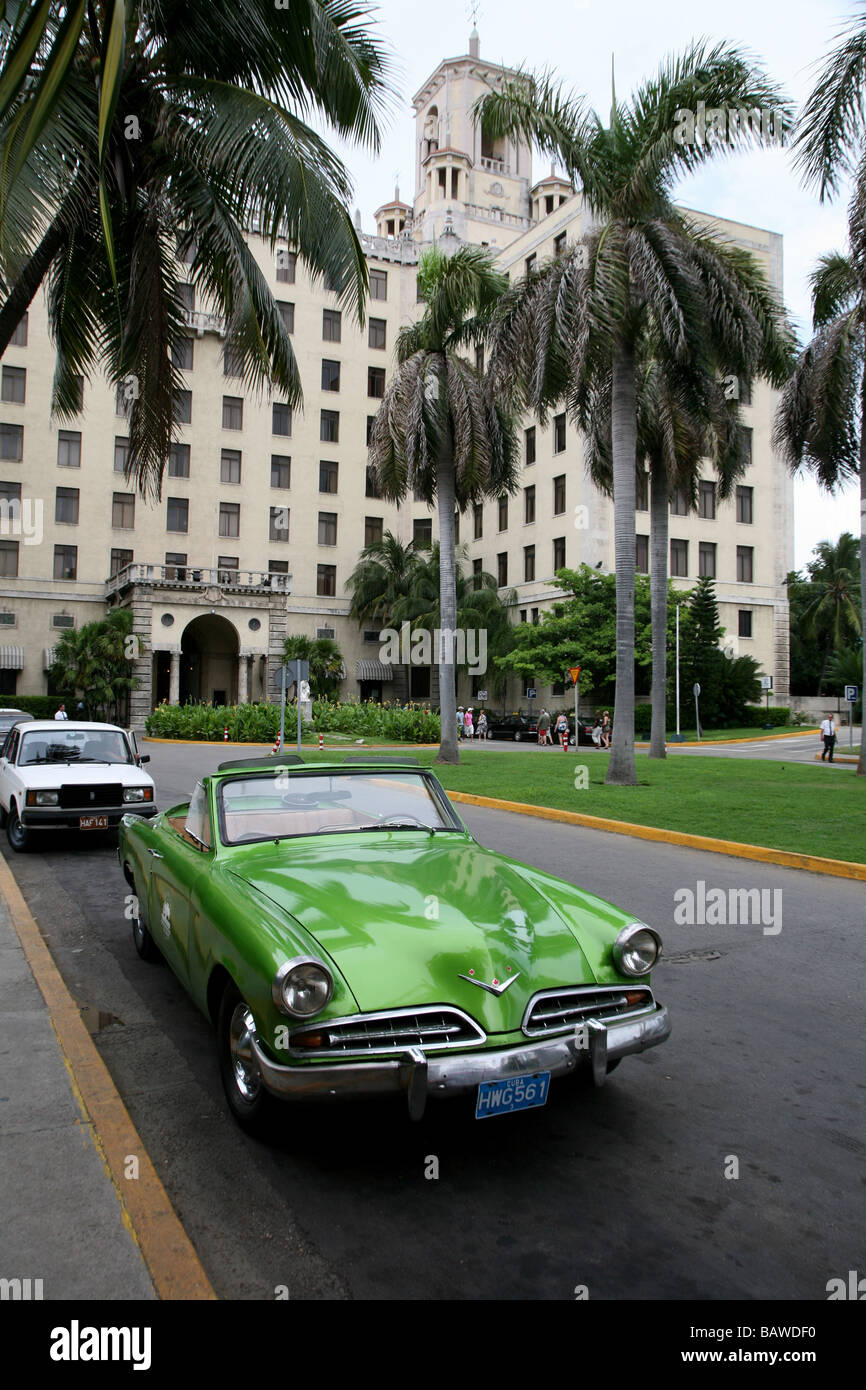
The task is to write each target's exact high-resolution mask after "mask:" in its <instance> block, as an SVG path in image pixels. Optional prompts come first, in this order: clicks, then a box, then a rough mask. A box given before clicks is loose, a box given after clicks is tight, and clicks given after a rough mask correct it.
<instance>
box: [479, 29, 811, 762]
mask: <svg viewBox="0 0 866 1390" xmlns="http://www.w3.org/2000/svg"><path fill="white" fill-rule="evenodd" d="M699 102H706V104H707V107H737V108H739V107H746V108H752V107H754V106H758V107H764V106H772V107H774V108H776V109H777V110H779V111H783V112H785V114H786V115H787V114H789V112H790V108H789V107H788V105H787V104H786V103H785V102H784V100H783V98H782V96H781V94H780V92H779V90H778V88H777V87H776V86H775V85H774V84H773V83H772V82H771V81H770V80H769V79H768V78H767V77H766V76H765V74H764V73H763V71H762V70H761V69H760V68H759V67H757V66H755V65H754V64H753V63H751V62H750V61H749V60H748V59H747V58H746V57H745V56H744V55H743V54H742V53H741V52H740V51H739V50H737V49H736V48H732V47H730V46H727V45H718V46H716V47H714V48H708V47H706V46H705V45H703V44H694V45H693V46H692V47H690V48H689V49H688V50H687V51H686V52H685V53H684V54H683V55H682V56H681V57H678V58H675V59H671V60H670V61H668V62H667V63H666V64H664V65H663V66H662V68H661V69H660V71H659V72H658V74H657V76H656V77H655V78H654V79H653V80H652V81H650V82H648V83H645V84H644V85H643V86H641V87H639V88H638V89H637V91H636V92H635V93H634V95H633V97H632V99H631V101H630V102H627V103H620V102H618V101H617V99H616V96H615V95H614V98H613V101H612V106H611V113H610V120H609V123H608V124H607V125H606V124H605V123H604V122H603V120H602V118H601V117H599V116H598V115H596V114H595V113H594V112H592V111H590V110H588V109H586V108H585V107H584V105H583V103H582V101H580V100H579V99H577V98H575V97H569V96H567V95H564V94H563V92H562V90H561V89H560V88H559V87H558V86H557V85H556V84H554V83H553V82H552V81H551V80H550V79H549V78H546V77H542V78H540V79H532V78H530V77H529V76H527V75H526V74H521V75H519V76H518V77H517V78H516V79H514V80H512V81H510V82H505V83H503V84H502V86H501V87H498V88H497V89H496V90H495V91H493V92H491V94H490V95H489V96H487V97H485V98H483V99H482V101H481V102H480V103H479V105H478V108H477V110H478V111H479V114H480V115H481V119H482V122H483V126H484V129H485V131H486V133H487V134H488V135H489V136H493V137H498V136H513V135H515V134H519V135H521V136H522V137H523V138H524V139H527V140H532V141H535V143H536V144H537V145H538V146H539V147H540V148H541V150H542V151H543V152H544V153H545V154H547V155H549V156H550V157H551V158H553V159H554V160H557V161H558V162H559V163H560V164H561V165H562V166H564V168H565V172H566V175H567V177H568V178H569V179H570V180H571V181H572V183H574V185H575V187H576V188H578V189H579V190H580V192H581V194H582V196H583V200H584V205H585V209H586V214H587V215H588V216H587V220H588V222H589V224H590V226H591V228H592V230H591V231H589V232H588V233H587V235H586V236H585V237H584V238H583V240H582V242H581V243H580V244H579V245H575V246H572V247H571V248H566V250H565V252H564V253H563V254H561V255H560V256H557V257H555V258H554V259H553V260H552V261H551V262H549V263H548V264H547V265H545V266H543V267H541V268H540V270H539V271H538V272H537V273H535V274H532V275H529V276H528V277H527V278H526V280H525V281H524V282H522V283H521V284H519V285H518V286H515V288H514V290H513V292H512V293H511V294H509V296H508V297H507V298H506V300H505V301H504V304H503V307H502V312H501V313H500V315H499V316H498V328H497V332H496V334H495V336H494V341H493V346H492V348H491V354H490V368H489V371H490V374H491V376H492V378H493V380H494V381H495V382H497V383H498V384H499V387H500V389H501V390H503V391H504V390H506V389H508V388H510V389H512V390H513V392H514V399H515V401H517V402H519V403H520V404H521V405H522V406H524V407H525V406H528V407H530V408H531V409H533V410H535V411H537V412H538V413H539V415H540V416H541V418H542V419H544V418H545V416H546V413H547V411H548V409H549V408H550V407H551V406H552V405H553V404H554V403H556V402H558V401H561V400H564V401H566V403H567V405H568V408H569V411H570V413H571V416H572V418H573V419H574V421H575V423H576V424H577V425H578V426H579V427H580V428H581V429H583V430H584V431H585V432H588V431H589V430H590V429H591V424H592V415H593V410H594V405H595V400H596V396H597V393H598V391H599V390H600V389H603V384H604V383H605V382H606V380H607V379H608V378H609V380H610V393H611V408H610V416H611V454H612V474H613V501H614V532H615V537H614V540H615V553H616V577H617V601H616V614H617V634H616V654H617V675H616V718H615V722H614V738H613V746H612V753H611V759H610V765H609V768H608V774H607V780H608V781H609V782H613V783H617V784H621V785H636V783H637V771H636V767H635V757H634V690H635V687H634V664H635V660H634V653H635V631H634V624H635V618H634V592H635V588H634V580H635V545H634V536H635V470H636V461H637V454H638V423H637V371H638V363H639V354H640V341H641V337H642V335H643V334H644V333H645V332H647V331H649V330H650V329H655V330H657V332H658V335H659V351H660V352H662V353H663V354H664V357H665V359H666V360H668V361H670V362H671V363H674V364H676V366H677V369H678V371H679V373H680V374H681V375H682V376H683V377H684V378H687V377H689V376H691V379H692V381H693V383H694V388H695V390H698V391H700V390H701V389H702V387H703V385H704V383H705V382H706V381H707V380H708V379H709V378H710V376H711V375H712V373H713V371H714V370H715V369H716V366H717V364H718V363H720V362H723V363H725V364H726V365H727V369H728V371H730V372H731V373H733V374H735V375H737V376H739V377H743V378H749V379H751V377H753V376H754V375H755V374H756V373H762V374H764V375H767V376H769V377H771V378H772V379H774V380H778V381H781V379H782V377H783V376H784V375H785V374H786V372H787V368H788V363H789V360H790V354H791V342H790V333H789V330H788V328H787V325H786V323H785V321H784V317H783V314H782V311H781V308H780V306H779V305H778V303H777V302H776V299H775V297H774V295H773V294H772V293H771V291H770V289H769V288H768V285H767V282H766V279H765V277H764V275H763V273H762V271H761V270H760V269H759V267H758V265H757V263H756V262H755V261H754V259H753V258H752V257H751V256H750V255H749V253H748V252H746V251H745V250H744V249H742V248H739V247H736V246H733V245H731V244H729V243H722V242H721V241H719V240H716V239H715V238H714V237H713V236H712V235H711V234H710V233H709V232H707V230H706V229H705V228H703V227H701V226H700V225H699V224H698V223H697V221H696V220H695V219H693V218H691V217H690V216H689V215H688V214H687V213H685V212H683V211H682V210H681V209H680V208H678V207H677V206H676V205H675V203H674V187H675V184H676V182H677V180H678V178H680V177H682V176H684V175H687V174H689V173H691V172H693V171H694V170H695V169H697V168H698V167H699V166H700V165H702V164H703V163H704V162H705V161H706V160H707V159H710V158H715V157H717V156H719V155H720V154H722V153H725V152H726V151H730V149H731V148H733V146H734V144H736V143H737V142H742V141H745V140H748V139H751V138H753V132H752V131H751V127H750V126H748V123H740V128H739V130H738V132H737V133H736V134H735V135H734V136H733V139H732V140H731V141H729V142H728V144H727V145H724V144H723V143H722V142H721V141H718V140H709V141H708V140H703V139H700V138H698V139H695V138H689V132H688V128H687V122H686V123H685V125H684V124H683V123H682V120H681V118H682V116H683V113H686V114H687V113H688V112H694V111H696V110H697V108H698V103H699ZM693 135H694V133H693V132H692V137H693Z"/></svg>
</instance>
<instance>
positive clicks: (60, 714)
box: [54, 705, 69, 719]
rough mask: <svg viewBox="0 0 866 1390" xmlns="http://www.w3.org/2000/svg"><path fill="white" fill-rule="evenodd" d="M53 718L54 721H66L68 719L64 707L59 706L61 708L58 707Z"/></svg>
mask: <svg viewBox="0 0 866 1390" xmlns="http://www.w3.org/2000/svg"><path fill="white" fill-rule="evenodd" d="M54 718H55V719H68V718H69V715H68V714H67V713H66V706H65V705H61V706H60V708H59V709H58V711H57V713H56V714H55V716H54Z"/></svg>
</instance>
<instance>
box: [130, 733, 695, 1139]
mask: <svg viewBox="0 0 866 1390" xmlns="http://www.w3.org/2000/svg"><path fill="white" fill-rule="evenodd" d="M118 855H119V860H120V865H121V868H122V870H123V874H124V876H125V878H126V881H127V883H128V885H129V887H130V888H131V889H132V893H131V895H130V903H129V908H128V915H130V916H131V919H132V931H133V939H134V942H135V947H136V949H137V951H138V953H139V955H140V956H141V957H142V958H143V959H144V960H146V961H152V960H156V959H158V958H159V956H160V955H162V956H164V957H165V959H166V961H167V962H168V964H169V965H170V966H171V968H172V970H173V971H174V972H175V974H176V975H177V976H178V978H179V980H180V981H181V983H182V984H183V985H184V986H185V988H186V989H187V990H188V992H189V993H190V994H191V996H192V998H193V1000H194V1001H195V1003H196V1004H197V1005H198V1007H199V1008H200V1009H201V1011H202V1013H203V1014H204V1015H205V1016H206V1017H207V1018H209V1019H210V1020H211V1022H212V1023H213V1024H214V1025H215V1027H216V1047H217V1054H218V1059H219V1066H220V1072H221V1076H222V1082H223V1086H224V1088H225V1093H226V1097H227V1100H228V1104H229V1107H230V1109H231V1111H232V1113H233V1115H234V1116H235V1118H236V1119H237V1120H238V1122H239V1123H240V1124H241V1126H242V1127H243V1128H245V1129H247V1130H249V1131H250V1132H253V1133H258V1134H265V1133H267V1131H268V1130H269V1129H270V1128H271V1126H272V1125H273V1123H274V1121H275V1120H277V1119H284V1117H285V1110H284V1108H281V1107H280V1105H279V1102H280V1101H291V1100H297V1101H306V1100H316V1099H323V1100H328V1099H334V1098H338V1099H339V1098H341V1097H359V1096H370V1095H377V1094H388V1093H390V1092H397V1093H399V1092H403V1093H404V1094H405V1096H406V1098H407V1103H408V1110H409V1114H410V1116H412V1117H413V1118H419V1117H420V1116H421V1115H422V1114H423V1111H424V1108H425V1104H426V1101H427V1099H428V1097H430V1098H443V1097H448V1096H451V1095H456V1094H459V1093H466V1092H470V1093H474V1095H475V1099H476V1114H477V1116H478V1117H479V1118H488V1117H490V1116H493V1115H499V1114H504V1113H506V1112H509V1111H511V1110H516V1109H521V1108H527V1107H529V1106H532V1105H539V1104H543V1103H544V1101H545V1100H546V1097H547V1093H548V1087H549V1084H550V1081H551V1078H558V1077H561V1076H566V1075H567V1074H569V1073H572V1072H574V1073H577V1072H578V1070H579V1069H580V1068H584V1069H585V1070H586V1071H587V1072H588V1073H589V1074H591V1077H592V1079H593V1081H594V1082H595V1083H596V1084H597V1085H601V1084H602V1083H603V1081H604V1079H605V1077H606V1075H607V1073H608V1072H609V1071H611V1070H612V1069H613V1068H614V1067H615V1066H616V1065H617V1064H618V1062H619V1061H620V1059H621V1058H622V1057H624V1056H627V1055H628V1054H629V1053H632V1052H640V1051H642V1050H643V1049H645V1048H648V1047H653V1046H655V1045H656V1044H657V1043H661V1042H663V1041H664V1040H665V1038H666V1037H667V1036H668V1033H669V1032H670V1022H669V1018H668V1013H667V1010H666V1009H665V1008H664V1007H663V1006H662V1005H660V1004H658V1003H657V1002H656V1000H655V998H654V995H653V991H652V988H651V986H650V978H649V976H650V970H651V968H652V966H653V965H654V963H655V961H656V960H657V958H658V955H659V952H660V949H661V943H660V940H659V937H658V935H657V933H656V932H655V931H654V930H653V929H652V928H651V927H648V926H647V925H646V924H645V923H643V922H640V921H635V919H634V918H633V917H632V916H630V915H629V914H628V913H626V912H622V911H620V910H619V909H618V908H616V907H613V906H611V905H610V904H609V903H606V902H604V901H602V900H601V899H599V898H596V897H594V896H593V895H592V894H590V893H587V892H584V891H583V890H582V889H580V888H577V887H574V886H573V885H572V884H570V883H565V882H563V881H561V880H560V879H557V878H554V877H552V876H551V875H550V874H547V873H543V872H541V871H540V870H538V869H534V868H531V867H529V866H527V865H525V864H520V863H517V862H516V861H514V860H512V859H509V858H507V857H505V856H504V855H502V854H498V853H495V852H493V851H491V850H488V849H485V848H483V847H482V846H481V845H479V844H478V843H477V842H476V841H475V840H474V839H473V837H472V836H471V835H470V833H469V831H468V830H467V829H466V827H465V825H464V824H463V823H462V821H461V820H460V818H459V817H458V815H457V814H456V812H455V810H454V808H453V806H452V804H451V802H450V801H449V800H448V797H447V796H446V794H445V792H444V790H443V788H442V787H441V785H440V784H439V782H438V781H437V779H436V778H435V777H434V776H433V774H432V772H430V771H428V770H426V769H422V768H420V767H419V766H417V765H414V766H413V765H411V764H409V763H406V762H395V761H393V760H392V761H388V760H385V759H380V760H378V761H377V760H376V758H375V757H372V756H366V755H354V756H352V757H350V758H347V759H346V761H345V762H343V763H310V764H304V763H303V762H301V760H300V759H299V758H298V757H297V755H294V754H293V755H288V756H287V757H285V758H283V759H271V758H259V759H255V758H252V759H245V760H242V761H241V762H240V763H237V762H235V763H228V764H226V763H224V764H221V765H220V768H219V770H218V771H217V772H216V773H214V774H212V775H210V776H207V777H204V778H202V780H201V781H200V782H199V783H198V784H197V786H196V788H195V790H194V792H193V795H192V797H191V799H190V801H189V802H188V803H183V804H181V805H178V806H174V807H171V808H170V809H168V810H166V811H164V812H163V813H162V814H160V815H158V816H156V818H155V819H154V820H152V821H148V822H144V821H141V820H139V819H137V818H136V817H134V816H124V817H123V819H122V821H121V828H120V837H119V846H118Z"/></svg>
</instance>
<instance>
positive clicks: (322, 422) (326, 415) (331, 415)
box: [319, 410, 340, 444]
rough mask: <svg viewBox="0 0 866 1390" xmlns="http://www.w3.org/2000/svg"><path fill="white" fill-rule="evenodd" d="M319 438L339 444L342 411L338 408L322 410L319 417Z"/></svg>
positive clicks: (329, 442)
mask: <svg viewBox="0 0 866 1390" xmlns="http://www.w3.org/2000/svg"><path fill="white" fill-rule="evenodd" d="M319 438H320V439H321V440H323V441H324V443H325V444H339V442H340V412H339V411H338V410H323V411H322V413H321V416H320V419H319Z"/></svg>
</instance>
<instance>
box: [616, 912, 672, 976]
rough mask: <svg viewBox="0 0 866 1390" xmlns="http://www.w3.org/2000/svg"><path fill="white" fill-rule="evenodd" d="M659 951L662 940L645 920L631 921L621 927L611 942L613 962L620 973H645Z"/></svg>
mask: <svg viewBox="0 0 866 1390" xmlns="http://www.w3.org/2000/svg"><path fill="white" fill-rule="evenodd" d="M661 952H662V940H661V937H660V936H659V934H658V932H655V931H653V929H652V927H648V926H647V924H646V922H631V923H629V925H628V926H627V927H623V929H622V931H621V932H620V933H619V934H618V936H617V938H616V941H615V942H614V943H613V962H614V965H615V966H616V968H617V970H618V971H619V972H620V974H621V975H646V974H648V972H649V971H650V970H652V968H653V966H654V965H655V963H656V961H657V960H658V958H659V956H660V955H661Z"/></svg>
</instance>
